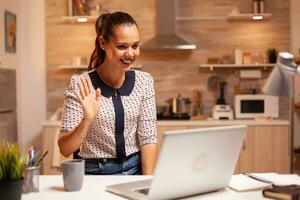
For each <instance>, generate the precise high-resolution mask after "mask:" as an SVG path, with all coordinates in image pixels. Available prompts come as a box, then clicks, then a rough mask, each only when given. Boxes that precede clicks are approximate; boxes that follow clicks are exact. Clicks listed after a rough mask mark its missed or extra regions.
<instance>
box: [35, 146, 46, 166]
mask: <svg viewBox="0 0 300 200" xmlns="http://www.w3.org/2000/svg"><path fill="white" fill-rule="evenodd" d="M47 153H48V150H47V151H46V152H45V153H44V154H43V156H42V157H41V158H40V159H39V161H38V162H37V165H36V166H39V165H40V163H41V162H42V161H43V160H44V158H45V156H46V155H47Z"/></svg>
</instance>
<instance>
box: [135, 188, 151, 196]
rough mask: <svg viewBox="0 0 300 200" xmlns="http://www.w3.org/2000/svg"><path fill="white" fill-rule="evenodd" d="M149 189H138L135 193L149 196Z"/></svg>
mask: <svg viewBox="0 0 300 200" xmlns="http://www.w3.org/2000/svg"><path fill="white" fill-rule="evenodd" d="M149 189H150V188H149V187H147V188H143V189H137V190H135V191H137V192H139V193H142V194H146V195H147V194H148V193H149Z"/></svg>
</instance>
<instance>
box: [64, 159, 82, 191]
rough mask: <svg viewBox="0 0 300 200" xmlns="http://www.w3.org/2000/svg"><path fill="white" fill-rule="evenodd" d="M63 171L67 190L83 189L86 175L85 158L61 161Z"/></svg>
mask: <svg viewBox="0 0 300 200" xmlns="http://www.w3.org/2000/svg"><path fill="white" fill-rule="evenodd" d="M61 171H62V174H63V180H64V188H65V190H66V191H69V192H73V191H79V190H81V188H82V184H83V177H84V160H82V159H72V160H65V161H63V162H62V163H61Z"/></svg>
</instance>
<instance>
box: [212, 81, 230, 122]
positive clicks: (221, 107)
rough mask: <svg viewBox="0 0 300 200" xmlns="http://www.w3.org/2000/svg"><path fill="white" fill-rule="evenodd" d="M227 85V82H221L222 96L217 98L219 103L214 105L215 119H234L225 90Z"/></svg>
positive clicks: (213, 115)
mask: <svg viewBox="0 0 300 200" xmlns="http://www.w3.org/2000/svg"><path fill="white" fill-rule="evenodd" d="M226 85H227V83H226V82H220V83H219V88H220V97H219V98H218V99H217V104H216V105H215V106H214V107H213V111H212V117H213V119H216V120H220V119H233V111H232V109H231V108H230V106H229V105H228V104H227V103H226V101H225V97H224V96H225V95H224V90H225V86H226Z"/></svg>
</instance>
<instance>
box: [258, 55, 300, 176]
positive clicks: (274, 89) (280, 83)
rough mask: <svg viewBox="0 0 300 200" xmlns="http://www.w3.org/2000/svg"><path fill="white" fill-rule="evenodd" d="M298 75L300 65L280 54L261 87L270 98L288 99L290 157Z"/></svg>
mask: <svg viewBox="0 0 300 200" xmlns="http://www.w3.org/2000/svg"><path fill="white" fill-rule="evenodd" d="M295 74H298V75H300V65H297V64H296V63H295V62H294V56H293V54H290V53H288V52H280V53H279V54H278V57H277V62H276V66H275V68H274V69H273V71H272V72H271V74H270V76H269V77H268V79H267V82H266V84H265V85H264V87H263V89H262V90H263V92H264V93H266V94H269V95H272V96H280V97H286V98H289V99H290V105H291V106H290V123H291V125H290V136H291V138H290V140H291V144H290V147H291V155H293V153H294V150H293V149H294V142H293V139H294V122H293V121H294V119H293V118H294V117H293V113H294V112H293V107H294V98H293V97H294V75H295ZM290 168H291V172H293V156H292V158H291V162H290Z"/></svg>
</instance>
